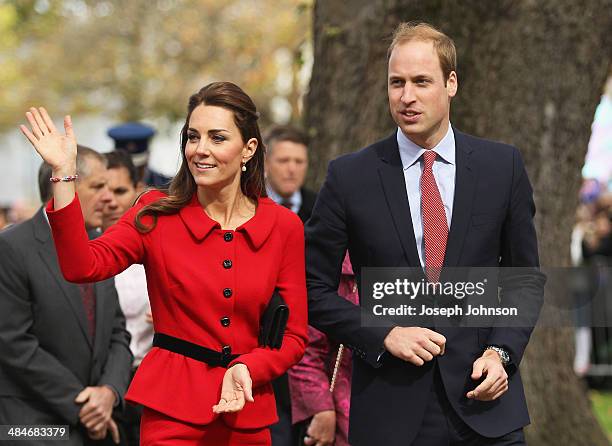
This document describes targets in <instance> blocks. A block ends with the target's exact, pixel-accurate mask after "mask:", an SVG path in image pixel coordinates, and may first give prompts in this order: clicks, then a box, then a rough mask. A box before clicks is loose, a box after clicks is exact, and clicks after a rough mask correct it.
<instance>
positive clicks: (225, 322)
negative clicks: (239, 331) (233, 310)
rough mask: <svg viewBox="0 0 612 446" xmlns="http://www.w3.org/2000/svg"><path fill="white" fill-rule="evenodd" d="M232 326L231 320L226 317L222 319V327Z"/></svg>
mask: <svg viewBox="0 0 612 446" xmlns="http://www.w3.org/2000/svg"><path fill="white" fill-rule="evenodd" d="M229 324H230V318H229V317H227V316H225V317H222V318H221V325H223V326H224V327H229Z"/></svg>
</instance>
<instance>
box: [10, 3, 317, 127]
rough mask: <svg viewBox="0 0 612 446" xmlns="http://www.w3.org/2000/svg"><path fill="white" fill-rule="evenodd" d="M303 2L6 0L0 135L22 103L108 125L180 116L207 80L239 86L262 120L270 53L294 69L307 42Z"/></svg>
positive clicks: (270, 84) (274, 64)
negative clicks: (102, 117)
mask: <svg viewBox="0 0 612 446" xmlns="http://www.w3.org/2000/svg"><path fill="white" fill-rule="evenodd" d="M311 7H312V5H311V2H310V1H308V2H305V1H304V0H258V1H257V2H253V1H251V0H226V1H224V2H219V1H217V0H130V1H129V2H126V1H123V0H103V1H100V0H96V1H94V0H63V1H60V0H13V1H5V2H4V3H0V61H1V62H2V63H1V64H0V83H1V85H2V89H1V91H0V103H2V104H3V107H2V110H1V111H0V129H1V128H6V127H8V126H10V127H14V126H15V123H16V122H18V121H19V120H20V119H21V116H22V115H23V112H24V110H26V109H27V107H29V106H31V105H41V104H44V105H45V106H47V107H48V108H49V109H50V110H51V111H52V112H54V114H56V115H57V114H64V113H73V114H77V113H81V112H84V111H94V112H101V113H104V114H106V115H108V116H111V117H112V118H113V119H117V120H120V119H125V120H127V119H142V118H146V117H166V118H167V119H169V120H171V121H174V120H176V119H178V118H180V117H182V116H183V115H184V110H185V109H186V105H187V98H188V96H189V95H190V94H191V93H193V92H195V91H196V90H198V89H199V88H200V87H202V86H204V85H205V84H206V83H208V82H211V81H213V80H231V81H234V82H236V83H238V84H239V85H240V86H242V87H243V88H244V89H245V90H246V91H247V93H249V94H250V95H251V96H252V97H253V98H254V99H255V101H256V103H257V104H258V106H259V108H260V110H261V112H262V114H263V115H264V116H267V115H268V113H267V112H268V107H269V103H270V101H271V99H272V98H273V97H275V96H279V95H281V96H285V97H286V99H287V100H288V101H289V102H290V103H291V104H292V106H293V112H292V113H293V117H294V118H295V117H296V116H297V113H298V110H297V103H296V101H295V100H293V99H294V97H296V96H299V95H300V94H301V92H299V91H296V90H297V89H299V88H300V87H299V85H298V83H297V82H293V86H292V91H289V92H281V93H279V91H278V88H277V78H278V76H279V64H278V61H277V52H278V50H279V49H285V50H288V53H289V54H292V55H293V61H292V62H291V63H292V66H293V67H294V71H297V70H298V69H299V66H300V64H301V62H302V61H301V48H302V47H303V45H304V43H305V42H307V41H308V40H309V35H310V9H311Z"/></svg>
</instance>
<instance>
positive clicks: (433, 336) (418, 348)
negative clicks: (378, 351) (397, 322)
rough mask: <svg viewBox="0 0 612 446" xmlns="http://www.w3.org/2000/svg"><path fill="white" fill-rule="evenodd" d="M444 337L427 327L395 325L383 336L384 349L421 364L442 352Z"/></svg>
mask: <svg viewBox="0 0 612 446" xmlns="http://www.w3.org/2000/svg"><path fill="white" fill-rule="evenodd" d="M445 344H446V338H445V337H444V336H442V335H441V334H440V333H436V332H435V331H433V330H430V329H428V328H421V327H395V328H393V329H392V330H391V331H390V332H389V334H388V335H387V337H386V338H385V341H384V345H385V349H386V350H387V351H388V352H389V353H391V354H392V355H393V356H395V357H397V358H400V359H403V360H404V361H407V362H410V363H412V364H414V365H417V366H421V365H423V364H425V362H426V361H431V360H432V359H433V358H434V356H438V355H443V354H444V346H445Z"/></svg>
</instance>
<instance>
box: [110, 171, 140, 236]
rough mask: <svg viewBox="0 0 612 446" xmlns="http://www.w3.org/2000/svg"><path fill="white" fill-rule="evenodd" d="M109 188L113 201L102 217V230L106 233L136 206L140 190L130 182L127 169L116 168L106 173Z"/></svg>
mask: <svg viewBox="0 0 612 446" xmlns="http://www.w3.org/2000/svg"><path fill="white" fill-rule="evenodd" d="M106 172H107V173H106V177H107V178H108V188H109V190H110V192H111V195H112V200H110V201H108V202H107V203H106V204H105V206H104V214H103V216H102V230H103V231H106V230H107V229H108V228H109V227H110V226H112V225H114V224H115V223H117V221H119V219H120V218H121V216H122V215H123V214H124V213H125V212H126V211H127V210H128V209H129V208H130V207H132V204H134V200H136V197H137V196H138V193H139V189H138V188H136V186H134V184H133V183H132V181H131V180H130V173H129V172H128V170H127V169H126V168H125V167H116V168H112V169H108V170H107V171H106Z"/></svg>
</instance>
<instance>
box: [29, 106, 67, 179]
mask: <svg viewBox="0 0 612 446" xmlns="http://www.w3.org/2000/svg"><path fill="white" fill-rule="evenodd" d="M26 119H27V120H28V122H29V123H30V127H31V130H30V129H29V128H28V127H27V126H25V125H20V126H19V128H20V129H21V132H22V133H23V134H24V135H25V137H26V138H27V139H28V140H29V141H30V143H31V144H32V145H33V146H34V148H35V149H36V151H37V152H38V154H39V155H40V156H41V157H42V159H43V160H45V161H46V162H47V163H48V164H49V165H50V166H51V169H52V172H53V175H54V176H67V175H74V174H75V173H76V155H77V143H76V138H75V136H74V131H73V129H72V120H71V119H70V116H66V117H64V131H65V134H64V135H62V134H61V133H60V132H58V130H57V129H56V128H55V125H54V124H53V121H52V120H51V118H50V117H49V114H48V113H47V110H45V109H44V108H43V107H40V108H34V107H32V108H30V111H28V112H26Z"/></svg>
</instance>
